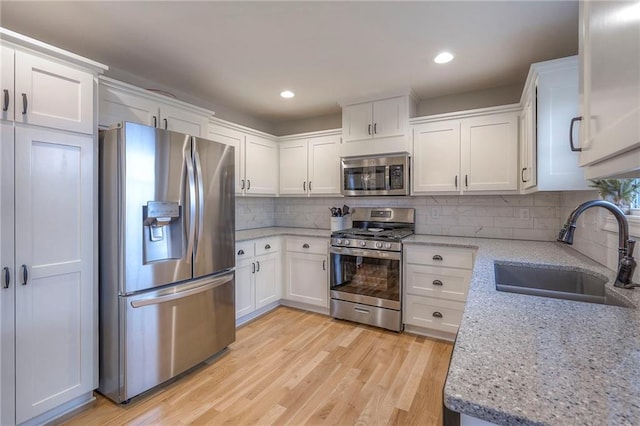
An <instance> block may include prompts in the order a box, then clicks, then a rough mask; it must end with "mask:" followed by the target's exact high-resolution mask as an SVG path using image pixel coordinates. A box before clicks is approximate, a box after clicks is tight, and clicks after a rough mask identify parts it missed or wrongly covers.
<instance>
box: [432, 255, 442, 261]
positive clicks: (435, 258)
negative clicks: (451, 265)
mask: <svg viewBox="0 0 640 426" xmlns="http://www.w3.org/2000/svg"><path fill="white" fill-rule="evenodd" d="M432 259H433V260H442V256H440V255H439V254H434V255H433V257H432Z"/></svg>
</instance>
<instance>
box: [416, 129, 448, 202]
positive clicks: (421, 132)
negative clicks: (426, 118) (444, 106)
mask: <svg viewBox="0 0 640 426" xmlns="http://www.w3.org/2000/svg"><path fill="white" fill-rule="evenodd" d="M412 161H413V166H412V168H411V171H412V172H413V185H412V187H413V189H412V190H413V193H415V194H419V193H425V192H427V193H428V192H454V191H458V190H459V189H460V120H447V121H437V122H434V123H425V124H420V125H417V126H415V127H414V129H413V159H412Z"/></svg>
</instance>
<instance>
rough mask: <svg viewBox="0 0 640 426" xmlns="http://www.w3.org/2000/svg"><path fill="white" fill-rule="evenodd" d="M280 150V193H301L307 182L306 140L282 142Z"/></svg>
mask: <svg viewBox="0 0 640 426" xmlns="http://www.w3.org/2000/svg"><path fill="white" fill-rule="evenodd" d="M278 148H279V150H280V194H281V195H293V194H296V195H303V194H306V193H307V191H308V190H309V188H308V186H307V185H308V182H307V140H306V139H303V140H298V141H289V142H282V143H280V144H279V145H278Z"/></svg>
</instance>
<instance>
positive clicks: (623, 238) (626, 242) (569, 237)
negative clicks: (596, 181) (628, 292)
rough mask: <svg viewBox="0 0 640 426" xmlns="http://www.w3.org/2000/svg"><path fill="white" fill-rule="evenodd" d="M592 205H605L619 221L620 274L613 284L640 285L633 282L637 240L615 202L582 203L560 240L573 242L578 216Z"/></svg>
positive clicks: (566, 242) (629, 286) (568, 222)
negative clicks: (634, 249) (634, 238)
mask: <svg viewBox="0 0 640 426" xmlns="http://www.w3.org/2000/svg"><path fill="white" fill-rule="evenodd" d="M591 207H604V208H605V209H607V210H609V211H610V212H611V213H613V216H615V218H616V220H617V221H618V274H617V275H616V282H615V283H614V284H613V285H614V286H616V287H622V288H633V287H640V284H633V283H632V282H631V279H632V277H633V271H634V270H635V268H636V261H635V260H634V259H633V248H634V246H635V244H636V242H635V241H634V240H630V239H629V223H628V222H627V218H626V217H625V215H624V213H623V212H622V210H620V208H619V207H618V206H616V205H615V204H613V203H610V202H608V201H603V200H591V201H586V202H584V203H582V204H580V205H579V206H578V207H576V208H575V209H574V210H573V211H572V212H571V214H570V215H569V218H568V219H567V223H565V224H564V226H563V227H562V229H561V230H560V234H558V241H561V242H563V243H565V244H570V245H571V244H573V233H574V232H575V230H576V222H577V221H578V216H580V215H581V214H582V213H583V212H584V211H585V210H587V209H589V208H591Z"/></svg>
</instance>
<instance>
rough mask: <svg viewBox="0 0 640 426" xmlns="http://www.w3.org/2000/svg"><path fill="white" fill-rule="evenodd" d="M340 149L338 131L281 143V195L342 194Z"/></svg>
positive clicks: (318, 133)
mask: <svg viewBox="0 0 640 426" xmlns="http://www.w3.org/2000/svg"><path fill="white" fill-rule="evenodd" d="M339 150H340V135H339V134H338V133H337V131H329V132H317V133H314V134H312V135H307V136H302V137H300V136H297V137H294V138H293V139H288V138H287V139H286V140H285V141H284V142H280V143H279V151H280V195H303V196H304V195H308V196H314V195H322V196H326V195H340V151H339Z"/></svg>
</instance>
